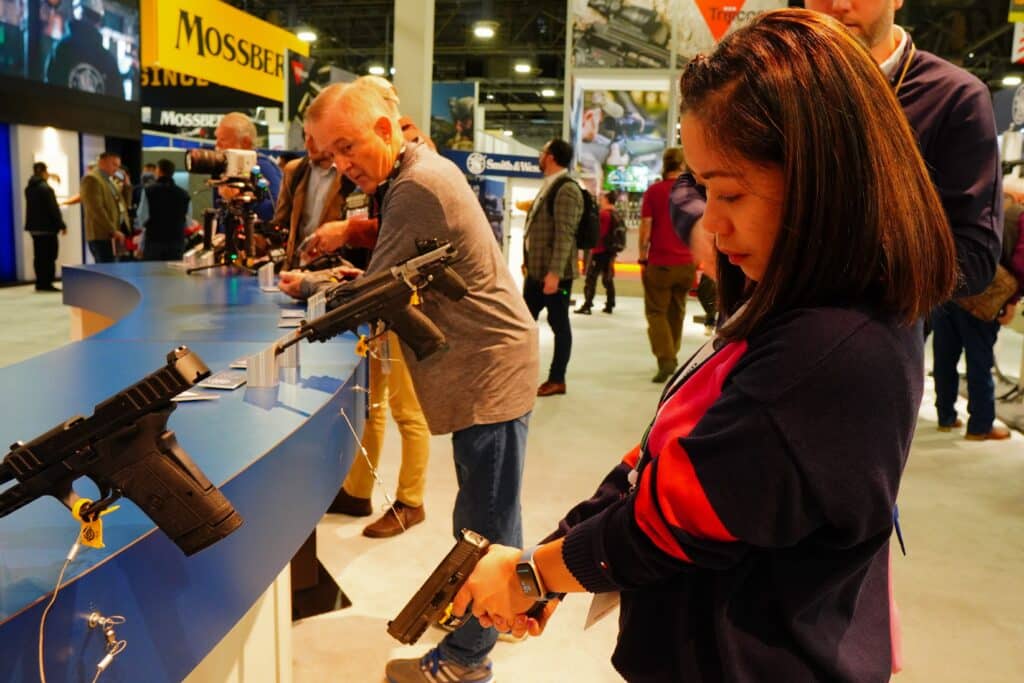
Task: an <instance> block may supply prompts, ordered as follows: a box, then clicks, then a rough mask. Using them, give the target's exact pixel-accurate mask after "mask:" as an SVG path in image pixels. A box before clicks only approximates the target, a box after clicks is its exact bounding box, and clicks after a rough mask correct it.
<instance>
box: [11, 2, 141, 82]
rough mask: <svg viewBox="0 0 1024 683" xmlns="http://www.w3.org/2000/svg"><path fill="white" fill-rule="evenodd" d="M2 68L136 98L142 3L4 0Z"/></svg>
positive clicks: (25, 75) (12, 73) (15, 73)
mask: <svg viewBox="0 0 1024 683" xmlns="http://www.w3.org/2000/svg"><path fill="white" fill-rule="evenodd" d="M0 74H3V75H6V76H17V77H19V78H27V79H31V80H36V81H41V82H43V83H48V84H50V85H56V86H60V87H64V88H71V89H73V90H81V91H84V92H89V93H96V94H100V95H109V96H111V97H116V98H118V99H122V100H126V101H138V99H139V9H138V4H137V3H132V2H130V1H126V2H115V1H114V0H74V2H72V1H71V0H0Z"/></svg>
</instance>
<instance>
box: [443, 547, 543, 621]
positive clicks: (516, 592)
mask: <svg viewBox="0 0 1024 683" xmlns="http://www.w3.org/2000/svg"><path fill="white" fill-rule="evenodd" d="M521 554H522V551H521V550H519V549H518V548H511V547H509V546H503V545H493V544H492V545H490V546H489V547H488V548H487V553H486V554H485V555H484V556H483V557H482V558H480V561H479V562H477V564H476V567H475V568H474V569H473V573H472V574H470V575H469V579H468V580H467V581H466V583H465V584H464V585H463V586H462V588H461V589H460V590H459V592H458V593H457V594H456V595H455V599H454V600H453V601H452V614H454V615H455V616H459V617H461V616H462V615H464V614H465V613H466V610H467V609H471V610H472V613H473V616H475V617H476V618H477V619H478V620H479V621H480V625H481V626H484V627H488V626H493V627H494V628H496V629H497V630H499V631H503V632H509V633H511V634H512V635H514V636H516V637H517V638H520V637H522V636H524V635H527V634H529V635H531V636H539V635H540V634H541V633H543V632H544V627H545V626H546V625H547V622H548V619H550V618H551V615H552V614H553V613H554V611H555V609H556V608H557V607H558V602H559V601H558V600H557V599H554V600H549V601H548V603H547V604H546V605H545V606H544V610H543V612H542V613H541V614H540V615H539V616H538V617H537V618H534V617H532V616H528V615H527V612H528V611H530V609H531V608H532V607H534V605H535V604H536V603H535V602H534V600H533V598H530V597H528V596H526V595H525V594H524V593H523V590H522V588H520V585H519V579H518V578H517V576H516V564H517V563H518V562H519V557H520V555H521Z"/></svg>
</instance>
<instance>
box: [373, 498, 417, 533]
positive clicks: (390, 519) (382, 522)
mask: <svg viewBox="0 0 1024 683" xmlns="http://www.w3.org/2000/svg"><path fill="white" fill-rule="evenodd" d="M426 518H427V513H426V511H424V509H423V506H422V505H420V506H419V507H415V508H414V507H410V506H408V505H406V504H405V503H403V502H401V501H396V502H395V507H394V508H392V509H390V510H388V511H387V512H385V513H384V516H383V517H381V518H380V519H378V520H377V521H376V522H374V523H373V524H368V525H367V526H366V528H365V529H363V536H368V537H370V538H389V537H391V536H397V535H398V534H400V533H402V532H403V531H405V530H406V529H408V528H409V527H411V526H415V525H417V524H419V523H420V522H422V521H423V520H425V519H426ZM398 520H402V522H401V524H399V522H398ZM403 527H404V528H403Z"/></svg>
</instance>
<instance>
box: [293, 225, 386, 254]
mask: <svg viewBox="0 0 1024 683" xmlns="http://www.w3.org/2000/svg"><path fill="white" fill-rule="evenodd" d="M376 236H377V219H376V218H366V217H363V216H353V217H351V218H349V219H347V220H343V221H328V222H327V223H324V224H323V225H321V226H320V227H319V228H317V229H316V231H315V232H314V233H313V234H312V235H310V236H309V237H308V238H306V239H305V240H304V241H303V243H302V244H301V245H299V257H300V258H301V259H302V262H303V263H306V262H309V261H312V260H313V259H315V258H317V257H318V256H321V255H322V254H329V253H331V252H333V251H337V250H338V249H341V248H342V247H345V246H348V247H372V246H373V244H374V243H375V242H376Z"/></svg>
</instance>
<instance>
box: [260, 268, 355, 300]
mask: <svg viewBox="0 0 1024 683" xmlns="http://www.w3.org/2000/svg"><path fill="white" fill-rule="evenodd" d="M362 274H363V271H362V270H360V269H359V268H356V267H355V266H338V267H336V268H332V269H330V270H318V271H313V272H305V271H300V270H285V271H282V272H281V273H280V276H279V278H278V282H277V287H278V289H280V290H281V291H282V292H284V293H285V294H287V295H288V296H290V297H292V298H293V299H308V298H309V297H310V296H312V293H313V290H315V289H316V288H317V287H318V285H320V284H321V283H328V282H340V281H341V280H351V279H353V278H356V277H359V276H360V275H362Z"/></svg>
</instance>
